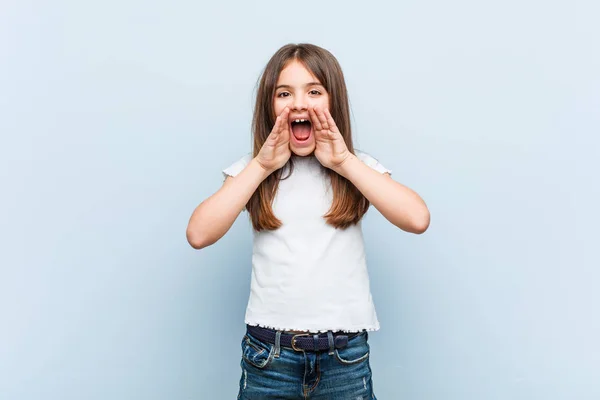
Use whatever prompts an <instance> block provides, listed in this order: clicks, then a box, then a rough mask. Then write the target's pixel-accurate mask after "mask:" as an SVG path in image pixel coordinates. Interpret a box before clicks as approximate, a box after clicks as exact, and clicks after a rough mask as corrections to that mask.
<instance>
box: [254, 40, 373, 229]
mask: <svg viewBox="0 0 600 400" xmlns="http://www.w3.org/2000/svg"><path fill="white" fill-rule="evenodd" d="M293 60H296V61H298V62H300V63H302V64H303V65H304V66H305V67H306V68H307V69H308V70H309V71H310V72H311V73H312V74H313V75H314V76H315V77H316V78H317V79H318V80H319V81H320V82H321V84H322V85H323V86H324V87H325V90H326V91H327V93H329V99H330V103H331V104H330V107H329V110H330V113H331V116H332V117H333V119H334V121H335V123H336V125H337V126H338V128H339V130H340V132H341V133H342V136H343V138H344V141H345V142H346V146H347V147H348V150H349V151H350V152H351V153H352V154H354V147H353V145H352V130H351V127H350V106H349V103H348V92H347V89H346V83H345V81H344V74H343V73H342V69H341V67H340V65H339V63H338V61H337V60H336V58H335V57H334V56H333V54H331V53H330V52H329V51H327V50H325V49H323V48H321V47H318V46H315V45H312V44H306V43H303V44H288V45H285V46H283V47H282V48H280V49H279V50H278V51H277V52H276V53H275V54H274V55H273V57H271V59H270V60H269V62H268V63H267V66H266V67H265V69H264V71H263V73H262V76H261V78H260V81H259V85H258V91H257V95H256V103H255V105H254V117H253V121H252V135H253V137H254V149H253V156H254V157H256V156H257V155H258V153H259V151H260V149H261V148H262V146H263V144H264V143H265V141H266V140H267V137H268V136H269V133H270V132H271V129H273V125H274V124H275V119H274V118H273V116H274V114H275V112H274V109H273V99H274V97H275V87H276V85H277V80H278V79H279V74H280V73H281V71H282V70H283V69H284V68H285V67H286V66H287V65H288V64H289V63H290V62H291V61H293ZM286 165H289V166H290V173H291V171H292V170H293V161H292V158H290V160H289V161H288V163H287V164H286ZM323 168H325V167H323ZM284 169H285V168H280V169H278V170H277V171H275V172H273V173H272V174H271V175H269V176H268V177H267V178H266V179H265V180H264V181H263V182H262V183H261V184H260V185H259V187H258V188H257V190H256V191H255V192H254V194H253V195H252V197H251V198H250V200H249V201H248V204H247V205H246V209H247V210H248V212H249V214H250V218H251V220H252V226H253V227H254V229H255V230H257V231H261V230H274V229H277V228H279V227H280V226H281V224H282V223H281V221H280V220H279V219H278V218H277V217H276V216H275V214H274V213H273V208H272V207H271V205H272V204H273V199H274V198H275V194H276V193H277V187H278V184H279V180H280V179H282V177H281V175H282V171H283V170H284ZM327 173H328V175H329V178H330V180H331V188H332V190H333V202H332V204H331V208H330V209H329V211H328V212H327V214H325V215H324V216H323V218H325V220H326V221H327V223H328V224H329V225H332V226H334V227H336V228H342V229H343V228H346V227H348V226H350V225H352V224H356V223H358V221H360V219H361V218H362V217H363V215H364V214H365V213H366V212H367V209H368V208H369V201H368V200H367V199H366V198H365V197H364V196H363V195H362V193H361V192H360V191H359V190H358V189H357V188H356V186H354V185H353V184H352V183H351V182H350V181H348V180H347V179H346V178H344V177H343V176H341V175H339V174H337V173H336V172H335V171H333V170H331V169H327ZM288 176H289V175H288ZM286 178H287V177H286ZM283 179H285V178H283Z"/></svg>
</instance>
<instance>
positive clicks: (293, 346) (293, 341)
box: [292, 333, 312, 351]
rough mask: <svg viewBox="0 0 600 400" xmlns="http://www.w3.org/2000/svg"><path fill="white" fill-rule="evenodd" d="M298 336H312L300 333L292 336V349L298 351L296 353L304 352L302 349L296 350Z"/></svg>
mask: <svg viewBox="0 0 600 400" xmlns="http://www.w3.org/2000/svg"><path fill="white" fill-rule="evenodd" d="M298 336H312V335H311V334H310V333H298V334H296V335H294V336H292V349H294V350H296V351H304V350H302V349H298V348H296V337H298Z"/></svg>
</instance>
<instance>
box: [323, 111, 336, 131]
mask: <svg viewBox="0 0 600 400" xmlns="http://www.w3.org/2000/svg"><path fill="white" fill-rule="evenodd" d="M325 118H327V125H329V130H331V131H332V132H339V129H338V127H337V125H336V124H335V121H334V120H333V117H332V116H331V113H330V112H329V109H327V108H326V109H325Z"/></svg>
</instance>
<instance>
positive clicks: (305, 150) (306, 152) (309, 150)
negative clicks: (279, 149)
mask: <svg viewBox="0 0 600 400" xmlns="http://www.w3.org/2000/svg"><path fill="white" fill-rule="evenodd" d="M290 150H292V153H294V154H295V155H297V156H300V157H306V156H310V155H313V154H314V152H315V146H310V147H301V148H299V149H295V148H293V147H292V148H291V149H290Z"/></svg>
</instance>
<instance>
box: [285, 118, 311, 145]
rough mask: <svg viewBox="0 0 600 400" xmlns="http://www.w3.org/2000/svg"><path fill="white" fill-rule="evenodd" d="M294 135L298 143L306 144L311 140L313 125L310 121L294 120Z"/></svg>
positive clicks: (292, 127)
mask: <svg viewBox="0 0 600 400" xmlns="http://www.w3.org/2000/svg"><path fill="white" fill-rule="evenodd" d="M290 125H291V130H292V135H294V138H295V139H296V140H297V141H298V142H305V141H307V140H308V138H310V133H311V132H312V125H311V123H310V120H309V119H294V120H292V122H291V124H290Z"/></svg>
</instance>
